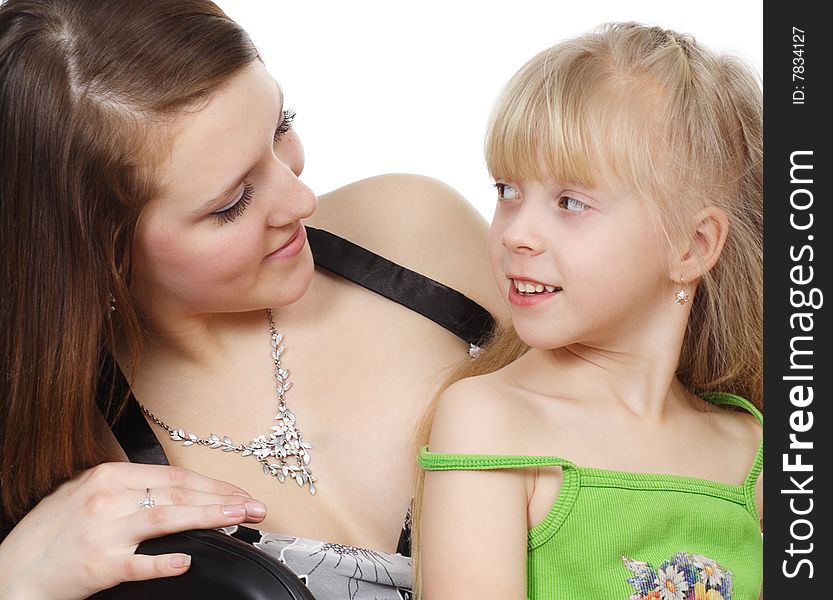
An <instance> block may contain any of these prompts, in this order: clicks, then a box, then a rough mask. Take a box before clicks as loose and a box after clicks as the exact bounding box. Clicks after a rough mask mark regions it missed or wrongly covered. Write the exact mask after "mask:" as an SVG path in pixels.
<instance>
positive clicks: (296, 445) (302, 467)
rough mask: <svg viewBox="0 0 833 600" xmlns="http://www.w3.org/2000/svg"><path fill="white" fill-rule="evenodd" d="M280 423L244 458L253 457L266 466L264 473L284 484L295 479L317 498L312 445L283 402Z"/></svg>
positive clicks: (247, 449)
mask: <svg viewBox="0 0 833 600" xmlns="http://www.w3.org/2000/svg"><path fill="white" fill-rule="evenodd" d="M275 420H276V421H277V422H278V423H277V424H276V425H272V427H271V430H272V433H270V434H269V436H268V437H267V436H265V435H259V436H257V437H256V438H254V439H253V440H252V441H251V442H249V443H248V444H247V445H246V446H245V450H243V452H242V455H243V456H248V455H253V456H254V457H255V458H257V460H258V461H259V462H260V463H262V465H263V473H264V474H266V475H271V476H272V477H275V478H276V479H277V480H278V481H279V482H281V483H284V482H285V481H286V480H287V479H294V480H295V482H296V483H297V484H298V485H299V486H300V487H304V486H308V488H309V493H310V494H313V495H315V491H316V489H315V476H314V475H313V474H312V471H311V470H310V469H309V463H310V454H309V452H308V450H310V449H311V448H312V444H310V443H309V442H305V441H304V438H303V435H301V432H300V431H298V428H297V427H295V415H293V414H292V412H291V411H290V410H288V409H287V408H286V405H284V404H283V403H281V405H280V407H279V410H278V414H277V415H275Z"/></svg>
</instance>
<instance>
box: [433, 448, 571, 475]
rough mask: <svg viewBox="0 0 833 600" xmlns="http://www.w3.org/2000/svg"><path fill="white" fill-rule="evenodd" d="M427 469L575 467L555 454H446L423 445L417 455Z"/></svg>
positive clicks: (482, 469)
mask: <svg viewBox="0 0 833 600" xmlns="http://www.w3.org/2000/svg"><path fill="white" fill-rule="evenodd" d="M417 462H418V463H419V466H420V467H422V468H423V469H425V470H426V471H486V470H491V469H522V468H525V467H562V468H565V469H574V468H575V465H574V464H573V463H571V462H570V461H568V460H565V459H563V458H558V457H555V456H503V455H497V454H445V453H443V452H431V451H430V450H429V449H428V446H423V447H422V448H421V449H420V451H419V456H418V457H417Z"/></svg>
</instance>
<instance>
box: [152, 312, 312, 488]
mask: <svg viewBox="0 0 833 600" xmlns="http://www.w3.org/2000/svg"><path fill="white" fill-rule="evenodd" d="M266 314H267V315H269V331H270V334H271V337H272V359H273V360H274V362H275V383H276V386H275V391H276V392H277V394H278V414H276V415H275V420H276V421H277V424H276V425H272V427H271V428H270V429H271V430H272V432H271V433H269V434H268V435H263V434H261V435H258V436H255V437H254V438H252V440H251V441H250V442H249V443H248V444H239V445H238V444H235V443H234V442H232V441H231V438H229V437H228V436H227V435H224V436H219V435H217V434H215V433H211V434H209V436H208V437H207V438H201V437H199V436H198V435H196V434H195V433H191V432H186V431H185V430H184V429H182V428H175V427H171V426H170V425H168V424H167V423H165V422H164V421H163V420H162V419H160V418H159V417H157V416H156V415H154V414H153V413H152V412H150V411H149V410H148V409H147V408H146V407H145V405H144V404H142V403H141V402H139V401H138V400H137V401H136V402H137V403H138V405H139V407H140V408H141V409H142V412H143V413H145V414H146V415H147V416H148V418H149V419H150V420H151V421H153V422H154V423H156V424H157V425H159V426H160V427H162V428H163V429H164V430H165V431H167V432H168V435H170V436H171V439H172V440H173V441H175V442H182V445H183V446H194V445H197V446H206V447H207V448H213V449H218V448H219V449H221V450H222V451H223V452H234V453H236V454H240V456H254V457H255V458H256V459H257V460H258V462H260V463H261V464H262V465H263V472H264V473H265V474H266V475H271V476H272V477H275V478H277V480H278V481H280V482H281V483H283V482H284V481H286V480H287V479H294V480H295V482H296V483H297V484H298V485H299V486H301V487H304V486H305V485H307V486H309V493H310V494H315V477H314V476H313V475H312V471H310V469H309V462H310V456H309V449H310V448H312V444H310V443H309V442H305V441H304V437H303V436H302V435H301V432H300V431H298V428H297V427H296V426H295V415H294V414H292V412H291V411H290V410H289V409H288V408H287V407H286V392H288V391H289V388H291V387H292V382H291V381H288V378H289V371H287V370H286V369H284V368H283V367H282V366H281V354H283V352H284V350H285V349H286V346H285V345H284V344H283V334H282V333H278V330H277V329H276V328H275V319H274V318H273V316H272V309H271V308H267V309H266Z"/></svg>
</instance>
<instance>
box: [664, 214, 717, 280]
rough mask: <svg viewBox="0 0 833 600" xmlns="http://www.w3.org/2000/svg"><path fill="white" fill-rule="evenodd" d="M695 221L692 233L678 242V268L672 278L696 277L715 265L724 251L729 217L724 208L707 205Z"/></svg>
mask: <svg viewBox="0 0 833 600" xmlns="http://www.w3.org/2000/svg"><path fill="white" fill-rule="evenodd" d="M694 224H695V226H694V231H693V232H692V233H691V236H690V237H689V238H688V239H687V240H684V241H683V243H682V244H681V249H682V255H681V256H680V263H678V265H679V266H678V267H677V269H678V271H676V270H675V271H674V272H673V273H671V278H672V279H679V278H680V277H683V279H685V281H693V280H695V279H699V278H700V277H702V276H703V275H704V274H705V273H706V271H708V270H709V269H711V268H712V267H713V266H714V264H715V263H716V262H717V259H718V258H719V257H720V253H721V252H722V251H723V245H724V244H725V243H726V235H727V234H728V233H729V217H728V215H727V214H726V212H725V211H723V210H722V209H720V208H717V207H716V206H708V207H706V208H704V209H703V210H701V211H700V212H698V213H697V215H696V216H695V217H694ZM686 243H687V244H686Z"/></svg>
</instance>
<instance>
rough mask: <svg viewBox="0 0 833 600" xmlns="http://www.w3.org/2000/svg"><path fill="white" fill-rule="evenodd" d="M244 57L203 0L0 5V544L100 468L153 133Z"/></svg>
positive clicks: (219, 15) (157, 149)
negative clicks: (104, 396) (60, 488)
mask: <svg viewBox="0 0 833 600" xmlns="http://www.w3.org/2000/svg"><path fill="white" fill-rule="evenodd" d="M256 58H257V51H256V49H255V48H254V46H253V45H252V42H251V40H250V39H249V37H248V35H247V34H246V33H245V32H244V31H243V30H242V29H241V28H240V27H239V26H238V25H237V24H236V23H234V22H233V21H231V20H230V19H229V18H228V17H227V16H226V15H225V14H224V13H223V12H222V11H221V10H220V9H219V8H218V7H217V6H215V5H214V4H213V3H211V2H209V1H208V0H155V1H153V2H149V1H147V0H7V1H6V2H5V3H3V4H2V6H0V205H1V206H0V500H1V501H2V508H1V509H0V539H2V538H3V536H4V535H5V534H6V533H7V532H8V530H9V529H10V528H11V527H12V526H13V525H14V523H15V522H17V521H18V520H19V519H20V518H22V516H23V515H25V513H26V512H27V511H28V510H29V509H30V508H31V507H32V506H33V505H34V504H35V503H37V502H38V501H39V500H40V499H41V498H42V497H43V496H44V495H46V494H48V493H49V492H50V491H51V490H52V489H54V487H55V486H56V485H57V484H58V483H60V482H62V481H64V480H66V479H68V478H71V477H73V476H74V475H75V474H77V473H78V472H79V471H81V470H83V469H85V468H87V467H89V466H92V465H94V464H97V463H99V462H101V461H102V460H105V455H104V449H103V444H102V443H101V441H100V440H99V439H97V437H96V431H97V428H98V427H99V423H100V419H101V417H100V413H99V409H98V408H97V406H96V403H95V396H96V389H97V387H98V385H99V383H100V382H99V378H100V375H99V368H100V364H101V360H102V357H103V356H104V355H105V354H104V353H106V352H109V351H110V350H111V349H112V347H113V344H114V336H115V330H116V329H118V330H119V332H120V333H119V335H120V336H121V337H122V338H123V339H125V340H126V341H127V345H128V347H129V349H130V351H131V353H132V354H133V355H134V357H136V358H137V357H138V349H139V347H140V335H141V328H140V325H139V323H140V321H139V318H138V314H137V312H136V310H135V308H134V307H133V305H132V303H131V301H130V296H129V293H128V286H129V280H130V249H131V244H132V239H133V231H134V228H135V225H136V222H137V220H138V217H139V214H140V212H141V209H142V207H143V206H144V205H145V204H146V203H147V202H148V201H149V200H150V199H151V198H152V197H154V194H155V190H154V179H153V166H154V163H155V161H156V160H158V159H159V157H160V156H161V154H162V152H164V149H165V135H164V133H165V131H166V127H165V125H168V124H170V123H172V122H173V120H174V119H175V118H176V117H177V116H178V115H181V114H182V111H183V109H192V108H195V107H196V108H198V107H199V106H200V103H201V102H204V101H205V100H206V99H207V98H208V96H209V95H210V94H211V93H212V92H213V91H215V90H216V89H217V88H218V87H219V86H220V85H222V84H223V83H224V82H226V81H228V80H229V78H230V77H231V76H233V75H234V74H236V73H237V72H239V70H240V69H241V68H243V67H244V66H246V65H248V64H250V63H251V62H252V61H253V60H255V59H256ZM111 295H112V298H113V299H114V300H115V303H116V306H117V307H118V310H117V311H116V312H114V313H112V316H111V311H110V308H109V305H110V300H111ZM123 401H124V399H123V398H115V399H112V404H113V406H112V408H113V410H112V413H116V412H118V410H119V406H120V405H121V404H123Z"/></svg>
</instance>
